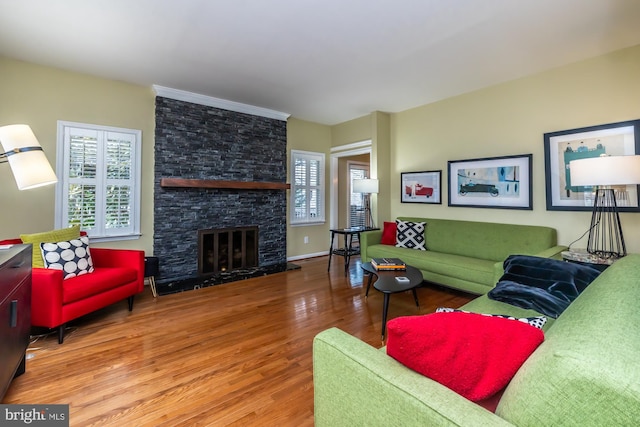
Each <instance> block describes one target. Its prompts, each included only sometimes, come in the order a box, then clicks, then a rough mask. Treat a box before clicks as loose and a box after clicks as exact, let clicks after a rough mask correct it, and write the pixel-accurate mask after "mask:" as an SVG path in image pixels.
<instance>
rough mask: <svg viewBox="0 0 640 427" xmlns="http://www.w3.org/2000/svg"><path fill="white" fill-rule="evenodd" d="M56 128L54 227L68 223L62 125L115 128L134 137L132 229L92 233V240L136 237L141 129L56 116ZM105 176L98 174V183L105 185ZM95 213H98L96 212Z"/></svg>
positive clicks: (140, 171)
mask: <svg viewBox="0 0 640 427" xmlns="http://www.w3.org/2000/svg"><path fill="white" fill-rule="evenodd" d="M57 126H58V129H57V147H56V175H57V177H58V183H57V184H56V189H55V228H65V227H68V224H64V223H63V219H64V217H65V214H64V209H65V206H66V202H67V200H64V199H63V198H64V194H65V192H64V188H65V186H66V185H67V175H68V174H67V171H68V165H66V164H65V163H66V162H65V158H66V149H68V147H67V145H66V143H65V140H64V135H65V129H67V128H80V129H86V130H89V131H98V132H115V133H125V134H131V135H133V136H134V138H135V142H134V144H133V158H132V169H133V171H132V175H133V189H132V196H131V197H132V203H131V209H132V211H133V212H132V213H131V220H132V222H133V226H132V231H131V232H128V233H124V234H110V235H95V236H94V235H91V236H90V237H91V240H92V241H94V242H107V241H120V240H133V239H138V238H140V236H141V232H140V229H141V225H140V218H141V212H140V194H141V187H142V131H141V130H138V129H128V128H119V127H114V126H103V125H94V124H88V123H78V122H70V121H64V120H58V124H57ZM103 178H104V177H97V181H98V184H99V185H101V186H102V187H105V186H106V184H105V180H104V179H103ZM97 216H98V217H100V216H101V214H97Z"/></svg>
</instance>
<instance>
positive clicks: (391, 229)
mask: <svg viewBox="0 0 640 427" xmlns="http://www.w3.org/2000/svg"><path fill="white" fill-rule="evenodd" d="M397 230H398V228H397V227H396V223H395V222H387V221H385V223H384V227H383V229H382V238H381V239H380V243H381V244H383V245H392V246H393V245H395V244H396V233H397Z"/></svg>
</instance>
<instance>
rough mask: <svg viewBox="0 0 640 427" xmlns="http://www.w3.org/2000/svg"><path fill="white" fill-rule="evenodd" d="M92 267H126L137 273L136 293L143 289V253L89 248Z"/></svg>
mask: <svg viewBox="0 0 640 427" xmlns="http://www.w3.org/2000/svg"><path fill="white" fill-rule="evenodd" d="M91 258H92V260H93V265H94V267H100V268H104V267H107V268H108V267H126V268H133V269H135V270H136V271H137V272H138V275H137V281H138V292H142V290H143V289H144V251H139V250H134V249H108V248H91Z"/></svg>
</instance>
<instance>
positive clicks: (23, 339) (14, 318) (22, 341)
mask: <svg viewBox="0 0 640 427" xmlns="http://www.w3.org/2000/svg"><path fill="white" fill-rule="evenodd" d="M30 330H31V275H30V274H29V276H27V277H26V278H23V280H22V282H21V283H20V285H19V286H18V287H17V288H15V289H14V290H13V292H12V293H10V294H9V295H7V297H6V298H5V299H4V302H3V303H2V305H0V337H2V345H0V360H1V361H2V365H1V366H0V387H4V389H0V396H3V395H4V393H5V392H6V389H7V388H8V386H9V383H10V382H11V380H12V379H13V377H14V375H15V374H16V371H17V370H18V367H20V365H21V363H22V361H23V358H24V355H25V350H26V349H27V347H28V346H29V333H30Z"/></svg>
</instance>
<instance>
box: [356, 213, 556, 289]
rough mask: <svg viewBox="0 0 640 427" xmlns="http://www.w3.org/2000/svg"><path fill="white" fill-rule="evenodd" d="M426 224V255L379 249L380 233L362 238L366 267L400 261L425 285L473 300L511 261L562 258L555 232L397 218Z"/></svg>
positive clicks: (517, 226) (497, 278)
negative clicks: (471, 296)
mask: <svg viewBox="0 0 640 427" xmlns="http://www.w3.org/2000/svg"><path fill="white" fill-rule="evenodd" d="M398 219H400V220H404V221H412V222H426V223H427V226H426V229H425V237H426V242H427V244H426V246H427V250H426V251H421V250H415V249H406V248H397V247H395V246H392V245H383V244H381V243H380V240H381V238H382V230H374V231H368V232H365V233H362V234H361V235H360V254H361V258H362V261H363V262H367V261H371V258H385V257H387V258H400V259H402V260H403V261H404V262H406V263H407V264H409V265H411V266H413V267H416V268H417V269H418V270H420V271H421V272H422V277H423V278H424V280H426V281H429V282H433V283H437V284H440V285H445V286H448V287H451V288H454V289H459V290H462V291H465V292H469V293H472V294H477V295H481V294H485V293H487V292H489V291H490V290H491V289H492V288H493V287H494V286H495V284H496V283H498V280H499V279H500V277H501V276H502V273H503V270H502V264H503V262H504V260H505V259H506V258H507V257H508V256H509V255H534V256H540V257H545V258H560V253H561V252H562V251H564V250H566V246H559V245H558V244H557V236H556V230H555V229H554V228H551V227H542V226H535V225H516V224H499V223H489V222H474V221H456V220H450V219H433V218H409V217H400V218H398Z"/></svg>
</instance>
